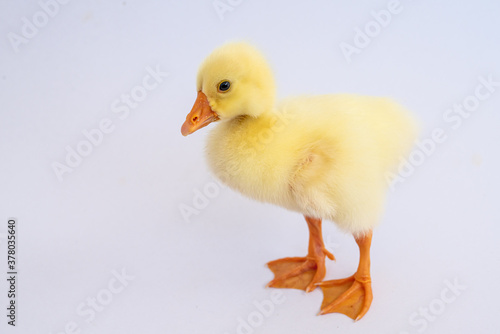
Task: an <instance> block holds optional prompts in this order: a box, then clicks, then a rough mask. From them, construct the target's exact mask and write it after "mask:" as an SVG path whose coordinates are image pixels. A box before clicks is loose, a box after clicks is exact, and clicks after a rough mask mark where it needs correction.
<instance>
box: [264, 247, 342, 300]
mask: <svg viewBox="0 0 500 334" xmlns="http://www.w3.org/2000/svg"><path fill="white" fill-rule="evenodd" d="M325 257H328V258H329V259H331V260H334V259H335V258H334V256H333V255H332V254H331V253H330V252H329V251H327V250H326V249H324V250H323V255H321V256H314V257H313V256H307V257H287V258H284V259H279V260H274V261H271V262H269V263H268V264H267V266H268V267H269V269H271V271H272V272H273V273H274V279H273V280H272V281H271V282H269V283H268V284H267V286H268V287H271V288H288V289H299V290H304V291H306V292H310V291H313V290H314V289H315V288H316V284H317V283H319V282H321V281H322V280H323V278H324V277H325V274H326V268H325Z"/></svg>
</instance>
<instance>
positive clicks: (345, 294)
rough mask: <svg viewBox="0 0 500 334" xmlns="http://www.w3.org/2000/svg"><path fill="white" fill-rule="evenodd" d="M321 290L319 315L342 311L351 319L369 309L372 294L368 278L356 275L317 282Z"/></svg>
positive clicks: (356, 318) (360, 315) (355, 318)
mask: <svg viewBox="0 0 500 334" xmlns="http://www.w3.org/2000/svg"><path fill="white" fill-rule="evenodd" d="M317 285H318V286H319V287H321V290H323V303H322V304H321V311H320V312H319V314H320V315H322V314H327V313H342V314H345V315H347V316H348V317H349V318H351V319H353V320H356V321H357V320H359V319H361V318H362V317H363V316H364V315H365V314H366V312H368V310H369V309H370V305H371V303H372V299H373V294H372V287H371V280H370V278H369V277H368V278H366V277H365V278H363V279H359V278H356V275H353V276H350V277H347V278H344V279H339V280H331V281H325V282H321V283H318V284H317Z"/></svg>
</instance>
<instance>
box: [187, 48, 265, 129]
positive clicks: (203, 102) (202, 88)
mask: <svg viewBox="0 0 500 334" xmlns="http://www.w3.org/2000/svg"><path fill="white" fill-rule="evenodd" d="M196 88H197V90H198V96H197V98H196V102H195V103H194V106H193V108H192V109H191V112H190V113H189V114H188V115H187V117H186V121H185V122H184V124H183V125H182V129H181V132H182V134H183V135H184V136H187V135H188V134H191V133H193V132H195V131H196V130H199V129H201V128H202V127H204V126H206V125H208V124H209V123H211V122H214V121H217V120H221V121H224V120H229V119H233V118H235V117H238V116H242V115H248V116H250V117H258V116H259V115H260V114H262V113H263V112H265V111H268V110H270V109H271V108H272V107H273V104H274V94H275V87H274V79H273V75H272V73H271V70H270V68H269V65H268V64H267V62H266V60H265V59H264V57H263V56H262V55H261V54H260V52H259V51H258V50H256V49H255V48H254V47H252V46H250V45H249V44H246V43H228V44H225V45H223V46H221V47H220V48H218V49H216V50H215V51H213V52H212V53H211V54H210V55H209V56H208V57H207V58H206V59H205V60H204V61H203V63H202V64H201V66H200V69H199V71H198V77H197V80H196Z"/></svg>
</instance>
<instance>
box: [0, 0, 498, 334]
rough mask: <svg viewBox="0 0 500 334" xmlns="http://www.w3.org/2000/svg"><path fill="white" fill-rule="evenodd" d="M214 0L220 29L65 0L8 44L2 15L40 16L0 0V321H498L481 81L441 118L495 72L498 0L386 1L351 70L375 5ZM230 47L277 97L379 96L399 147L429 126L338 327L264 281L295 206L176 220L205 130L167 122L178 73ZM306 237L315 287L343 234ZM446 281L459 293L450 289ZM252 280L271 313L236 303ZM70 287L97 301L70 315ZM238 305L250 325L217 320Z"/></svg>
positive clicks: (206, 181)
mask: <svg viewBox="0 0 500 334" xmlns="http://www.w3.org/2000/svg"><path fill="white" fill-rule="evenodd" d="M48 1H49V0H42V3H45V2H48ZM227 1H228V0H223V1H222V2H224V3H226V2H227ZM49 2H50V1H49ZM232 3H233V5H232V6H231V9H232V10H231V11H227V12H225V13H223V14H222V18H223V20H222V19H221V17H220V16H219V15H218V13H217V11H216V9H215V8H214V5H213V2H212V1H211V0H205V1H189V2H188V1H130V0H122V1H107V2H102V1H72V2H69V3H68V4H61V5H59V9H58V11H57V13H56V14H55V15H54V16H53V17H49V19H48V22H46V24H45V25H43V26H41V27H40V28H38V32H37V33H36V34H35V35H34V36H32V37H31V38H27V39H26V40H25V41H24V42H25V43H23V44H20V45H17V47H16V46H13V44H12V43H11V42H10V40H9V36H10V38H12V36H13V35H12V34H17V35H18V36H22V30H23V25H25V24H26V23H25V22H26V21H23V18H24V17H26V19H27V20H28V21H30V22H33V16H36V15H38V16H40V15H42V16H40V17H38V19H40V18H41V19H42V20H43V14H40V11H41V10H42V9H41V6H40V4H39V3H38V2H36V1H7V0H1V2H0V36H1V38H0V94H1V95H0V155H1V161H0V189H1V190H0V259H1V265H0V268H1V272H2V274H0V278H1V280H0V282H1V283H0V305H1V307H0V309H1V310H2V311H0V328H1V332H2V333H43V334H48V333H54V334H55V333H64V332H66V333H72V332H74V333H96V334H97V333H107V334H108V333H220V334H224V333H227V334H233V333H252V332H253V333H273V334H274V333H366V332H369V333H399V334H400V333H420V332H425V333H445V332H446V333H471V332H474V333H492V332H494V331H498V327H499V325H498V319H497V318H498V299H499V297H500V292H499V287H498V282H499V281H500V269H499V268H500V254H499V253H500V252H499V249H500V246H499V242H498V235H499V233H500V214H499V210H498V205H499V202H498V200H499V196H498V187H499V186H500V180H499V170H500V159H499V158H498V153H499V151H498V145H499V143H500V133H499V131H498V129H499V124H500V123H499V122H500V114H499V107H500V87H499V86H497V87H494V89H495V91H494V92H493V93H491V95H490V96H489V97H488V98H486V99H484V100H483V101H480V103H479V106H477V108H475V110H474V111H473V112H471V115H470V117H468V118H466V119H463V122H462V123H461V124H460V125H459V126H457V127H456V128H453V125H457V123H455V122H446V121H445V120H444V119H443V115H444V114H445V113H446V110H447V109H449V108H452V107H453V105H454V104H461V103H463V102H464V100H466V99H469V100H468V101H469V102H470V101H472V100H473V98H472V96H474V93H475V89H476V87H477V86H478V85H479V84H480V81H479V77H481V76H482V77H484V78H488V76H490V75H491V76H492V78H493V80H494V81H496V82H498V81H500V68H499V59H500V43H499V39H498V38H499V37H498V36H499V35H498V33H499V31H500V24H499V20H498V13H499V11H500V5H499V3H498V2H495V1H493V0H491V1H473V2H472V1H451V0H448V1H441V2H439V3H436V2H435V1H428V0H427V1H425V0H420V1H415V0H413V1H410V0H401V3H400V6H399V7H398V8H399V9H400V12H399V13H398V14H393V15H392V18H391V21H390V23H389V24H388V25H387V26H386V27H383V28H382V29H381V31H380V32H378V33H377V34H376V33H374V34H372V35H374V37H373V38H371V42H370V43H369V45H368V46H366V47H363V48H360V49H359V53H357V54H353V55H352V57H351V59H350V60H351V62H348V60H347V58H346V57H345V56H344V55H343V53H342V51H341V48H340V45H341V43H343V42H344V43H349V44H351V45H355V44H354V37H355V33H356V32H355V31H356V29H357V28H359V29H364V28H365V26H366V25H370V24H371V23H370V22H372V21H373V20H374V19H373V17H372V16H371V14H370V13H371V11H375V12H379V11H380V10H383V9H386V8H387V7H388V3H389V1H356V2H355V3H354V2H351V1H316V2H306V1H286V2H285V1H281V2H279V3H278V2H272V3H271V2H269V1H236V0H233V1H232ZM37 13H38V14H37ZM42 23H43V22H42ZM9 33H12V34H10V35H9ZM241 39H243V40H247V41H250V42H252V43H253V44H255V45H256V46H257V47H259V48H260V49H261V50H262V52H263V53H264V54H265V55H266V56H267V58H268V59H269V61H270V63H271V65H272V67H273V68H274V70H275V74H276V81H277V85H278V92H279V96H280V97H284V96H287V95H292V94H300V93H340V92H350V93H359V94H367V95H381V96H390V97H392V98H394V99H395V100H397V101H399V102H400V103H402V104H403V105H405V106H406V107H407V108H409V109H410V110H412V111H413V112H414V113H415V115H416V117H417V118H418V119H419V120H420V122H421V124H422V133H421V140H424V139H426V138H427V139H428V138H429V137H430V135H431V133H432V131H433V130H434V129H436V128H441V129H443V131H444V133H445V136H446V141H445V142H444V143H439V144H436V147H435V149H434V151H433V152H431V153H430V154H428V155H426V156H425V157H424V160H423V161H421V162H422V163H421V164H419V166H417V167H416V168H415V170H414V171H413V173H410V174H411V175H409V176H408V177H407V178H406V179H405V182H401V183H398V184H396V185H395V189H394V191H389V192H388V196H389V197H388V203H387V210H386V214H385V216H384V218H383V221H382V222H381V225H380V227H379V228H378V229H377V230H376V231H375V233H374V239H373V247H372V278H373V289H374V302H373V304H372V307H371V310H370V311H369V312H368V314H367V315H366V316H365V318H364V319H362V320H361V321H359V322H357V323H354V322H353V321H352V320H351V319H349V318H347V317H346V316H344V315H341V314H330V315H325V316H316V313H317V312H318V311H319V307H320V304H321V300H322V294H321V291H319V290H316V291H314V292H312V293H310V294H305V293H304V292H302V291H298V290H273V289H267V288H265V284H266V283H267V282H268V281H269V280H270V279H272V274H271V272H270V271H269V270H268V269H267V268H266V267H265V263H266V262H267V261H270V260H273V259H277V258H280V257H285V256H302V255H305V253H306V251H307V238H308V234H307V227H306V224H305V222H304V220H303V218H302V217H301V216H300V215H299V214H297V213H292V212H287V211H285V210H284V209H281V208H278V207H274V206H272V205H266V204H262V203H256V202H253V201H251V200H248V199H246V198H243V197H242V196H240V195H239V194H236V193H235V192H233V191H232V190H230V189H227V188H224V187H220V188H217V189H218V194H217V195H215V196H213V198H211V199H209V203H208V205H206V207H204V208H202V209H201V210H198V211H199V212H198V214H196V215H195V214H193V215H192V216H191V217H190V219H184V218H183V216H182V214H181V211H180V207H182V205H186V206H193V200H195V199H196V195H195V194H196V193H197V191H203V189H204V187H212V188H211V190H213V189H214V188H213V186H214V185H213V184H212V183H211V182H213V179H212V177H211V176H210V174H209V172H208V170H207V167H206V164H205V162H204V152H203V148H204V142H205V138H206V135H207V133H208V131H209V130H210V129H209V128H205V129H203V130H201V131H199V132H197V133H195V134H193V135H191V136H189V137H187V138H185V137H182V136H181V134H180V127H181V124H182V123H183V121H184V119H185V116H186V114H187V113H188V112H189V111H190V109H191V106H192V103H193V102H194V99H195V97H196V91H195V76H196V72H197V68H198V65H199V63H200V62H201V61H202V60H203V59H204V57H205V56H206V55H207V54H208V53H209V52H210V51H211V50H212V49H214V48H215V47H217V46H219V45H221V44H222V43H224V42H225V41H228V40H241ZM358 42H359V41H358ZM358 44H359V43H358ZM16 49H17V52H16ZM157 67H158V68H159V70H160V71H163V72H168V73H169V75H168V77H165V78H164V79H163V82H161V83H160V84H159V85H158V86H157V87H156V88H155V89H153V90H151V91H148V92H147V96H146V97H145V99H144V100H143V101H140V102H139V103H138V105H137V107H136V108H135V109H131V110H130V114H129V115H128V117H124V119H120V118H119V116H123V114H122V113H114V112H113V110H112V104H113V103H116V102H115V101H116V100H118V101H119V99H120V96H121V95H122V94H130V93H131V91H132V90H133V89H135V90H136V92H137V89H140V88H137V87H138V86H140V85H142V81H143V78H144V77H145V76H147V75H148V70H147V69H148V68H151V69H153V70H154V69H156V68H157ZM151 82H152V81H151ZM483 91H484V90H483ZM471 99H472V100H471ZM123 105H124V104H123V103H122V104H121V106H123ZM103 119H110V121H111V122H112V125H113V126H114V128H113V131H112V132H111V133H108V134H104V136H103V139H102V142H101V143H100V144H99V145H97V146H93V149H92V152H90V154H88V155H87V156H86V157H83V159H82V162H81V163H80V164H79V165H78V166H76V167H75V168H73V171H72V172H68V173H65V174H64V175H63V179H62V182H60V181H59V180H58V178H57V176H56V173H55V172H54V170H53V164H54V163H55V162H57V163H61V164H66V161H65V159H66V155H67V147H68V146H69V147H71V148H72V149H76V147H77V145H78V144H79V143H80V142H81V141H84V140H85V137H84V135H83V134H82V131H84V130H88V131H90V130H91V129H95V128H97V127H98V126H99V122H101V120H103ZM207 185H209V186H207ZM198 204H200V203H198ZM202 204H203V203H202ZM205 204H206V203H205ZM8 217H16V218H17V219H18V235H19V243H18V247H19V252H18V258H19V261H18V270H19V278H18V287H17V288H18V300H17V303H18V309H17V311H18V318H17V326H16V327H15V328H11V326H8V325H7V324H6V322H7V317H6V315H5V314H6V310H5V308H6V305H7V302H8V300H7V284H6V283H7V282H6V280H5V279H4V275H5V272H6V261H5V260H6V240H5V238H6V233H7V218H8ZM324 237H325V241H326V242H327V246H328V248H329V249H330V250H332V251H333V252H334V254H335V256H336V257H337V262H331V261H329V262H328V263H327V269H328V274H327V278H340V277H345V276H346V275H350V274H352V273H353V271H354V270H355V268H356V266H357V261H358V250H357V247H356V245H355V243H354V241H353V240H352V237H351V236H349V235H345V234H343V233H341V232H340V231H338V230H337V229H336V227H335V225H334V224H333V223H331V222H325V224H324ZM122 270H125V272H126V273H127V275H129V276H133V279H130V280H129V281H128V282H127V286H125V287H124V288H123V289H121V292H118V293H116V294H112V293H111V292H109V284H110V283H111V284H112V285H113V284H115V285H114V287H115V288H116V287H118V286H119V284H117V283H116V282H115V281H114V278H113V277H114V276H113V271H122ZM447 282H451V283H453V282H457V283H458V284H459V285H460V286H462V288H463V289H462V290H459V291H457V292H456V293H455V294H454V293H453V292H452V291H450V290H446V289H447V284H449V283H447ZM272 291H280V292H281V293H282V295H281V297H280V301H282V303H280V304H274V305H273V309H272V310H271V311H270V312H269V314H265V315H262V313H257V312H259V311H258V309H257V307H256V306H255V302H258V303H261V302H262V301H264V300H270V298H271V293H272ZM442 293H444V296H445V297H444V299H446V301H448V302H445V301H443V295H442ZM110 296H111V299H110ZM89 298H97V299H98V300H99V298H100V300H101V301H103V302H105V303H106V305H104V306H103V307H102V310H101V311H100V312H96V314H95V319H94V320H93V321H92V322H87V319H88V318H89V316H88V315H87V316H81V315H80V314H79V313H78V311H77V309H78V307H79V306H81V305H82V303H83V307H85V309H87V310H88V309H89V307H88V306H85V304H86V303H87V300H88V299H89ZM450 299H453V301H451V302H450ZM265 304H266V303H265ZM267 304H268V303H267ZM426 309H430V311H427V312H429V315H428V316H427V319H426V318H425V317H424V316H423V315H422V314H423V313H422V312H425V310H426ZM249 317H250V318H251V319H253V324H254V325H255V326H253V325H248V326H250V327H248V328H246V329H245V330H244V329H242V328H238V326H239V324H240V323H241V321H245V322H247V321H248V318H249ZM412 319H413V320H412ZM250 321H252V320H250ZM255 321H257V322H255ZM75 326H76V327H75ZM72 327H74V328H75V329H74V330H72V329H71V328H72ZM65 328H68V329H69V330H66V329H65Z"/></svg>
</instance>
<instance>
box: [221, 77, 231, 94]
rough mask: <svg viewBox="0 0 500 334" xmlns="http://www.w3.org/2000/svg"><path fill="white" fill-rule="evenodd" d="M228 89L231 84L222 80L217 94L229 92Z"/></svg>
mask: <svg viewBox="0 0 500 334" xmlns="http://www.w3.org/2000/svg"><path fill="white" fill-rule="evenodd" d="M229 87H231V83H230V82H229V81H227V80H224V81H222V82H221V83H220V84H219V87H218V89H219V92H227V91H228V90H229Z"/></svg>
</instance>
